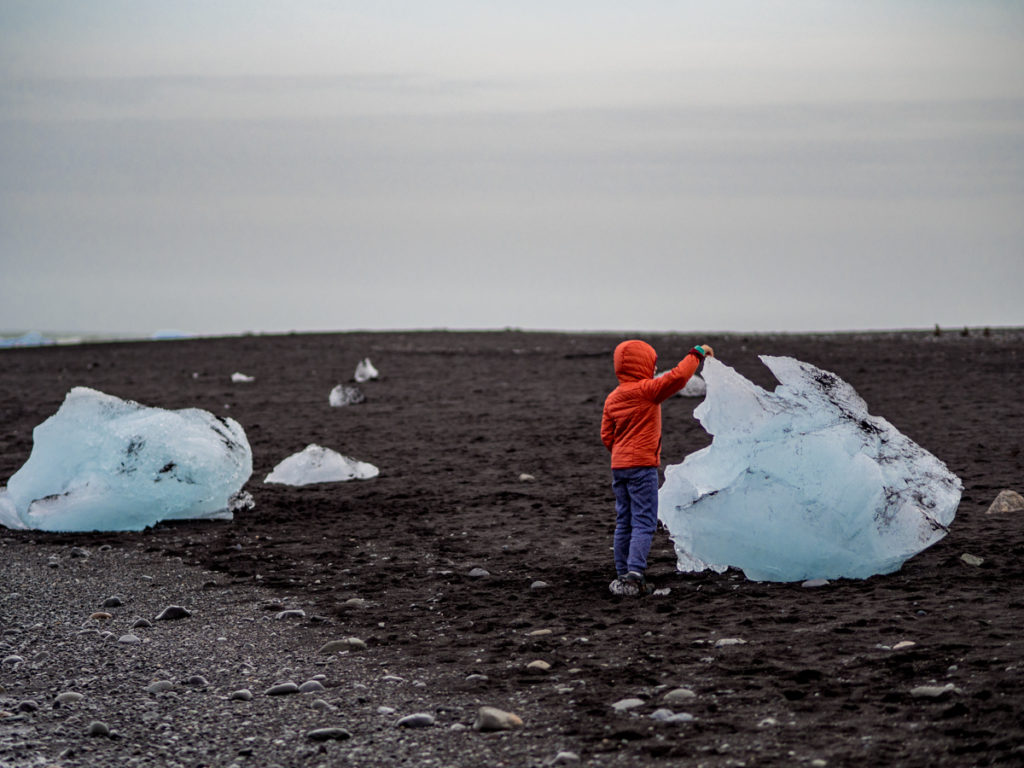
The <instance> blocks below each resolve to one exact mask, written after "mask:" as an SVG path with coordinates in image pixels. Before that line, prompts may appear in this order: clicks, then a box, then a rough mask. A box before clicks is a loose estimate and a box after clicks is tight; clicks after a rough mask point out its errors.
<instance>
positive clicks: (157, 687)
mask: <svg viewBox="0 0 1024 768" xmlns="http://www.w3.org/2000/svg"><path fill="white" fill-rule="evenodd" d="M173 687H174V683H172V682H171V681H170V680H154V681H153V682H152V683H150V684H149V685H147V686H146V692H147V693H163V692H164V691H169V690H171V688H173Z"/></svg>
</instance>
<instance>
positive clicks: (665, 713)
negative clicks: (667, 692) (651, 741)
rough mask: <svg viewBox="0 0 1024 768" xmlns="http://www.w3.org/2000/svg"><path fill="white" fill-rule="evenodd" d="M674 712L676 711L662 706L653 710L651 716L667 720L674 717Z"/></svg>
mask: <svg viewBox="0 0 1024 768" xmlns="http://www.w3.org/2000/svg"><path fill="white" fill-rule="evenodd" d="M674 714H675V712H673V711H672V710H671V709H664V708H662V709H656V710H654V711H653V712H651V715H650V717H651V720H660V721H662V722H664V721H665V720H668V719H669V718H670V717H672V716H673V715H674Z"/></svg>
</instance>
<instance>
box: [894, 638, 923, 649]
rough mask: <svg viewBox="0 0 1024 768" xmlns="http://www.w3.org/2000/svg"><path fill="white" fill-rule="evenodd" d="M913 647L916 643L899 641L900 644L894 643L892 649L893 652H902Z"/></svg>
mask: <svg viewBox="0 0 1024 768" xmlns="http://www.w3.org/2000/svg"><path fill="white" fill-rule="evenodd" d="M915 645H917V643H915V642H914V641H913V640H900V642H898V643H896V645H894V646H893V647H892V649H893V650H894V651H902V650H903V649H904V648H913V647H914V646H915Z"/></svg>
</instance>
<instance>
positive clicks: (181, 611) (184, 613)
mask: <svg viewBox="0 0 1024 768" xmlns="http://www.w3.org/2000/svg"><path fill="white" fill-rule="evenodd" d="M191 615H192V611H190V610H189V609H188V608H182V607H181V606H180V605H168V606H167V607H166V608H164V609H163V610H162V611H160V613H158V614H157V616H156V619H155V621H174V620H176V619H187V618H188V617H189V616H191Z"/></svg>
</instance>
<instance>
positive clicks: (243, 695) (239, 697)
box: [228, 688, 252, 701]
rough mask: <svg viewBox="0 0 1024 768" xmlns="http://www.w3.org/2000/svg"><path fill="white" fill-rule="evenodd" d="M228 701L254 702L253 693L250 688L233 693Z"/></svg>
mask: <svg viewBox="0 0 1024 768" xmlns="http://www.w3.org/2000/svg"><path fill="white" fill-rule="evenodd" d="M228 701H252V691H250V690H249V689H248V688H241V689H239V690H237V691H232V692H231V695H230V696H228Z"/></svg>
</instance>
